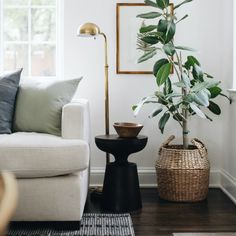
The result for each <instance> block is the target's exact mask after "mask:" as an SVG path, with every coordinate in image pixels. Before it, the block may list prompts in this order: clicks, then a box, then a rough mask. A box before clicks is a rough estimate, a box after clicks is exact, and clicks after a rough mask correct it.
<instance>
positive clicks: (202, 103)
mask: <svg viewBox="0 0 236 236" xmlns="http://www.w3.org/2000/svg"><path fill="white" fill-rule="evenodd" d="M192 1H193V0H185V1H183V2H181V3H180V4H178V5H176V6H175V7H174V6H173V5H170V2H169V0H156V1H155V2H154V0H153V1H151V0H145V4H146V5H148V6H151V7H153V11H152V12H144V13H143V14H140V15H138V16H137V17H138V18H142V19H144V20H145V23H143V24H142V26H141V28H140V31H139V33H138V42H139V43H138V45H137V46H138V50H142V51H143V55H142V57H141V58H139V60H138V62H139V63H142V62H144V61H147V60H149V59H151V58H153V57H155V56H156V55H157V54H160V53H161V51H162V53H161V55H163V58H161V59H159V60H157V61H156V63H155V65H154V66H153V75H154V76H155V80H156V91H155V92H154V94H153V95H151V96H148V97H145V98H143V99H142V100H141V101H140V102H139V103H138V104H137V105H135V106H133V111H134V114H135V115H137V114H138V113H139V111H140V109H141V108H142V107H143V106H144V105H145V104H150V103H152V104H154V105H155V109H154V110H153V112H152V114H150V116H149V117H150V118H154V117H157V116H159V118H160V119H159V124H158V125H159V129H160V130H161V132H162V133H163V132H164V129H165V126H166V123H167V122H168V121H169V120H170V118H171V117H172V118H173V119H174V120H175V121H176V122H178V124H179V125H180V126H181V127H182V130H183V147H184V149H188V144H189V138H188V136H189V127H188V120H189V117H190V116H198V117H200V118H202V119H208V120H210V121H212V118H211V117H210V116H209V115H208V112H211V113H213V114H215V115H220V114H221V109H220V107H219V106H218V105H217V104H216V103H215V102H213V101H212V100H213V99H215V98H216V97H218V96H224V97H226V98H228V97H227V96H226V95H224V94H222V89H221V88H220V86H219V85H220V82H219V81H216V80H215V79H214V78H213V77H212V76H211V75H209V74H208V73H206V72H205V71H204V70H203V69H202V67H201V64H200V62H199V60H198V59H197V58H196V57H194V56H192V55H187V56H186V55H185V57H184V58H185V59H184V61H183V56H182V54H183V51H186V52H192V51H194V50H193V49H192V48H190V47H186V46H179V45H175V43H174V36H175V34H176V30H177V28H178V24H180V22H182V21H183V20H185V19H186V18H187V17H188V15H187V14H186V15H184V16H183V17H182V18H180V19H177V17H176V11H177V9H178V8H179V7H182V6H183V5H184V4H187V3H190V2H192ZM173 10H174V13H173ZM149 19H151V20H152V24H151V25H148V24H147V22H148V20H149ZM153 19H154V20H155V19H156V24H153ZM191 54H192V53H191ZM172 72H173V73H174V75H175V76H170V75H171V74H172ZM174 77H176V78H177V80H176V78H174Z"/></svg>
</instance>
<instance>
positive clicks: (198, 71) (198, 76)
mask: <svg viewBox="0 0 236 236" xmlns="http://www.w3.org/2000/svg"><path fill="white" fill-rule="evenodd" d="M203 75H204V74H203V71H202V68H201V67H200V66H198V65H197V64H194V65H193V77H194V79H195V80H199V81H203Z"/></svg>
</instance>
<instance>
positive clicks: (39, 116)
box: [14, 78, 81, 136]
mask: <svg viewBox="0 0 236 236" xmlns="http://www.w3.org/2000/svg"><path fill="white" fill-rule="evenodd" d="M80 80H81V78H79V79H72V80H32V81H26V82H24V83H22V84H20V87H19V92H18V95H17V102H16V111H15V119H14V130H15V131H23V132H39V133H48V134H53V135H57V136H60V135H61V115H62V108H63V106H64V105H66V104H67V103H69V102H70V101H71V100H72V98H73V96H74V94H75V92H76V90H77V87H78V85H79V82H80Z"/></svg>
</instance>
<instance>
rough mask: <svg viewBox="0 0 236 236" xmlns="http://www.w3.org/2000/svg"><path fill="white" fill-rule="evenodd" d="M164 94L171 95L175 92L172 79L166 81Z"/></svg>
mask: <svg viewBox="0 0 236 236" xmlns="http://www.w3.org/2000/svg"><path fill="white" fill-rule="evenodd" d="M163 92H164V94H165V95H167V94H171V93H172V92H173V90H172V85H171V80H170V78H168V79H167V80H166V82H165V85H164V88H163Z"/></svg>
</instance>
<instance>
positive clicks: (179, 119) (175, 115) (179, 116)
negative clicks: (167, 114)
mask: <svg viewBox="0 0 236 236" xmlns="http://www.w3.org/2000/svg"><path fill="white" fill-rule="evenodd" d="M173 118H174V119H175V120H176V121H179V122H182V121H183V117H182V116H181V115H180V114H179V113H176V114H174V115H173Z"/></svg>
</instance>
